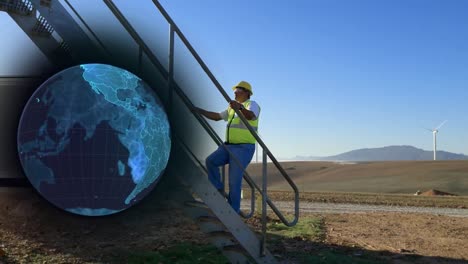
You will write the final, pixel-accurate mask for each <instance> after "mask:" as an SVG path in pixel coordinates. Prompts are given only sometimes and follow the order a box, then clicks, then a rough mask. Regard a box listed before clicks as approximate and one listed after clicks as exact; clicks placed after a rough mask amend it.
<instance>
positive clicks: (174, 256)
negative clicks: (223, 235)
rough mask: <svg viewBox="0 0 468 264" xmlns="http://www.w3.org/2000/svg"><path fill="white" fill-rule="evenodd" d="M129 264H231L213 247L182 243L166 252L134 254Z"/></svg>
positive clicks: (128, 261)
mask: <svg viewBox="0 0 468 264" xmlns="http://www.w3.org/2000/svg"><path fill="white" fill-rule="evenodd" d="M126 263H129V264H152V263H154V264H163V263H171V264H172V263H177V264H192V263H194V264H195V263H200V264H201V263H204V264H205V263H208V264H210V263H213V264H218V263H229V261H228V259H227V258H226V257H225V256H223V254H222V253H221V251H219V250H218V249H217V248H215V247H214V246H211V245H192V244H188V243H182V244H179V245H176V246H173V247H170V248H168V249H166V250H162V251H157V252H139V253H132V254H131V255H130V256H129V257H128V259H127V262H126Z"/></svg>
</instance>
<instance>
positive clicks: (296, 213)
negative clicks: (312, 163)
mask: <svg viewBox="0 0 468 264" xmlns="http://www.w3.org/2000/svg"><path fill="white" fill-rule="evenodd" d="M152 1H153V3H154V4H155V6H156V7H157V8H158V10H159V12H161V14H162V15H163V16H164V18H165V19H166V20H167V22H168V23H169V25H171V28H172V29H173V30H174V31H175V32H176V33H177V35H178V36H179V38H180V39H181V41H182V42H183V43H184V44H185V46H186V47H187V48H188V50H189V51H190V52H191V54H192V55H193V56H194V57H195V59H196V60H197V62H198V64H200V66H201V67H202V69H203V70H204V71H205V73H206V74H207V75H208V77H209V78H210V80H211V81H212V82H213V84H214V85H215V86H216V88H217V89H218V91H219V92H220V93H221V95H223V97H224V99H226V101H227V102H230V101H231V99H230V97H229V95H228V94H227V93H226V91H224V89H223V88H222V86H221V84H220V83H219V82H218V80H217V79H216V78H215V77H214V75H213V73H212V72H211V71H210V70H209V68H208V67H207V66H206V64H205V63H204V62H203V60H202V59H201V57H200V56H199V55H198V53H197V52H196V51H195V49H194V48H193V47H192V45H191V44H190V42H189V41H188V40H187V38H186V37H185V36H184V34H183V33H182V31H181V30H180V29H179V27H178V26H177V25H176V24H175V23H174V21H173V20H172V18H171V17H170V16H169V14H168V13H167V12H166V10H165V9H164V8H163V6H162V5H161V4H160V3H159V2H158V0H152ZM234 111H235V112H236V114H237V115H238V116H239V118H240V119H241V120H242V122H243V123H244V125H245V126H246V127H247V128H248V129H249V131H250V133H251V134H252V135H253V136H254V138H255V139H256V140H257V142H258V143H259V145H260V146H261V147H262V148H263V150H264V151H265V152H266V154H267V155H268V157H269V158H270V160H271V161H272V162H273V164H275V166H276V168H277V169H278V170H279V171H280V173H281V174H282V176H283V177H284V178H285V179H286V181H287V182H288V183H289V185H290V186H291V188H292V189H293V190H294V205H295V208H294V219H293V221H291V222H290V221H288V220H287V219H286V218H284V216H283V214H282V213H281V212H280V211H279V210H278V208H277V207H276V206H274V204H273V203H272V202H271V200H270V199H268V198H267V202H268V204H269V205H270V207H271V209H272V210H273V211H274V212H275V213H276V215H277V216H278V217H279V218H280V220H281V221H282V222H283V223H284V224H285V225H286V226H294V225H295V224H296V223H297V221H298V220H299V190H298V188H297V186H296V184H295V183H294V182H293V181H292V179H291V178H290V177H289V175H288V174H287V173H286V172H285V171H284V169H283V168H282V167H281V165H280V164H279V162H278V161H277V160H276V158H275V157H274V156H273V154H272V153H271V151H270V150H269V149H268V147H267V146H266V144H265V143H264V142H263V140H262V139H261V138H260V137H259V136H258V134H257V132H256V131H255V129H254V128H253V127H252V126H251V125H250V124H249V123H248V121H247V119H246V118H245V117H244V116H243V115H241V114H240V111H239V110H236V109H234ZM259 191H260V189H259ZM260 192H261V191H260ZM261 193H262V194H263V192H261ZM263 195H266V194H263Z"/></svg>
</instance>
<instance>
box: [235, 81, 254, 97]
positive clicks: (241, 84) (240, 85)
mask: <svg viewBox="0 0 468 264" xmlns="http://www.w3.org/2000/svg"><path fill="white" fill-rule="evenodd" d="M236 88H244V89H246V90H248V91H249V92H250V95H253V91H252V86H250V83H248V82H246V81H240V82H239V83H238V84H237V85H235V86H233V87H232V90H235V89H236Z"/></svg>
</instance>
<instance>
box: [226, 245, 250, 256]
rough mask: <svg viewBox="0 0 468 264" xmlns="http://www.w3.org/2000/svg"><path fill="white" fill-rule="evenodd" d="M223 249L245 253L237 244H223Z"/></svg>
mask: <svg viewBox="0 0 468 264" xmlns="http://www.w3.org/2000/svg"><path fill="white" fill-rule="evenodd" d="M223 250H225V251H234V252H237V253H241V254H246V253H247V252H246V251H245V249H244V248H243V247H242V246H241V245H239V244H233V245H227V246H224V247H223Z"/></svg>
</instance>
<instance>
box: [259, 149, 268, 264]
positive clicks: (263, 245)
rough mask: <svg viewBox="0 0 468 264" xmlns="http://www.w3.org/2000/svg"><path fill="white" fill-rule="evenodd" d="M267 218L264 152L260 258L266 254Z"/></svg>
mask: <svg viewBox="0 0 468 264" xmlns="http://www.w3.org/2000/svg"><path fill="white" fill-rule="evenodd" d="M266 217H267V155H266V151H265V150H263V158H262V240H261V242H260V243H261V244H260V256H265V252H266V229H267V226H266V224H267V223H266Z"/></svg>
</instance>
